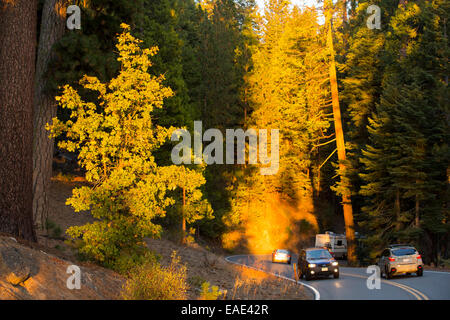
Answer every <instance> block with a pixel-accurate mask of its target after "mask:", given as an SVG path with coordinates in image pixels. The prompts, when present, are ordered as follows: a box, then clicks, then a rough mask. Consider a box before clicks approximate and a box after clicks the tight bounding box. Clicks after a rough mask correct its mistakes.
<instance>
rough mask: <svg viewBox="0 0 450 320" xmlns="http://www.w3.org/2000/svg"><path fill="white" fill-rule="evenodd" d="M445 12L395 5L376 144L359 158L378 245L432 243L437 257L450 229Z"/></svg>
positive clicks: (374, 125)
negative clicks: (445, 192)
mask: <svg viewBox="0 0 450 320" xmlns="http://www.w3.org/2000/svg"><path fill="white" fill-rule="evenodd" d="M446 10H447V11H446ZM447 13H448V7H445V6H443V4H442V3H438V2H429V1H423V2H420V3H417V4H416V3H409V4H406V5H405V6H400V7H399V8H398V10H397V11H396V14H395V16H394V17H393V18H392V20H391V28H392V32H391V33H389V34H388V39H387V46H386V47H387V49H388V53H389V55H390V56H389V58H390V61H391V64H390V65H388V66H387V68H386V74H385V77H384V79H383V84H382V90H383V91H382V95H381V99H380V103H379V104H378V105H377V107H376V111H375V112H374V115H373V116H372V117H371V118H370V119H369V121H370V126H369V135H370V136H369V137H370V144H369V145H368V146H367V149H366V150H365V151H363V155H364V156H363V158H362V160H361V161H362V162H363V163H364V165H365V170H366V172H365V173H363V174H361V176H362V177H363V179H364V180H365V181H366V184H365V185H363V186H362V188H361V194H362V195H364V196H367V197H368V198H369V202H368V205H367V206H365V207H364V208H363V211H364V212H365V213H366V214H367V215H368V220H367V222H365V224H366V227H367V229H369V230H372V232H371V239H370V240H371V241H372V242H373V244H375V245H378V246H380V247H381V246H382V245H385V244H386V243H389V242H393V241H414V242H416V243H417V244H418V245H419V246H422V247H427V246H431V247H432V248H433V249H432V250H426V252H428V253H430V252H433V254H428V256H427V258H428V259H431V260H434V261H435V260H436V247H437V242H438V241H439V238H440V237H442V235H443V234H445V232H446V231H445V230H448V229H446V228H448V227H447V222H446V218H445V206H443V204H442V200H443V199H442V196H443V195H442V192H441V191H440V190H442V189H443V188H444V186H445V184H446V170H447V164H446V163H445V161H443V159H444V158H445V157H448V146H447V141H448V125H447V124H446V121H445V114H446V113H447V112H448V111H446V108H447V107H446V105H447V104H448V103H447V101H448V100H447V99H448V89H447V84H446V83H445V80H444V79H445V74H446V70H445V68H442V66H443V65H445V64H444V63H443V61H445V59H446V58H445V57H446V56H447V54H448V49H447V48H448V46H447V41H448V40H447V39H446V37H445V35H444V32H445V19H444V17H445V14H447ZM405 39H407V41H405ZM437 190H439V191H437ZM444 202H445V200H444ZM424 234H425V235H427V237H425V238H424V237H423V235H424Z"/></svg>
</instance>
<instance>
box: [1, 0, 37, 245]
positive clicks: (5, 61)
mask: <svg viewBox="0 0 450 320" xmlns="http://www.w3.org/2000/svg"><path fill="white" fill-rule="evenodd" d="M36 21H37V0H15V1H5V0H0V232H5V233H8V234H11V235H14V236H17V237H21V238H24V239H26V240H29V241H36V233H35V231H34V227H33V194H32V180H33V177H32V173H33V167H32V166H33V161H32V152H33V94H34V72H35V70H34V69H35V53H36V23H37V22H36Z"/></svg>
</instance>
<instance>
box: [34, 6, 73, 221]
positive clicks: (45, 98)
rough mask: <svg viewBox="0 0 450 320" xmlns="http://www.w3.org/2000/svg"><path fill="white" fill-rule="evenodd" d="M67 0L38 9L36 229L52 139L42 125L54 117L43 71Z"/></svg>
mask: <svg viewBox="0 0 450 320" xmlns="http://www.w3.org/2000/svg"><path fill="white" fill-rule="evenodd" d="M68 3H69V1H68V0H46V1H45V3H44V8H43V10H42V21H41V32H40V37H39V48H38V56H37V63H36V80H35V81H36V82H35V85H36V87H35V95H34V142H33V220H34V224H35V225H36V226H38V227H40V228H43V227H44V226H45V221H46V219H47V217H48V210H49V209H48V188H49V185H50V178H51V176H52V160H53V145H54V141H53V139H51V138H49V132H48V131H47V130H46V129H45V125H46V124H47V123H50V122H51V121H52V119H53V118H54V117H55V116H56V101H55V97H54V93H53V92H50V91H49V90H47V79H46V76H47V70H48V66H49V63H50V61H51V59H53V57H54V54H53V53H52V47H53V46H54V44H55V43H56V42H57V41H59V40H60V39H61V37H62V36H63V34H64V30H65V19H66V17H65V16H66V7H67V5H68Z"/></svg>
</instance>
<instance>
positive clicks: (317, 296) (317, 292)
mask: <svg viewBox="0 0 450 320" xmlns="http://www.w3.org/2000/svg"><path fill="white" fill-rule="evenodd" d="M253 256H257V255H256V254H255V255H253ZM233 257H249V255H244V254H239V255H235V256H229V257H226V258H225V260H226V261H227V262H229V263H232V264H235V265H238V266H243V267H246V268H250V269H253V270H257V271H262V272H265V273H267V274H270V275H272V276H275V277H278V278H281V279H284V280H289V281H292V282H295V283H297V284H301V285H303V286H305V287H307V288H308V289H310V290H311V291H312V292H313V293H314V300H320V292H319V291H318V290H317V289H316V288H314V287H313V286H310V285H309V284H306V283H304V282H302V281H295V280H294V279H291V278H288V277H285V276H282V275H281V274H276V273H272V272H268V271H266V270H263V269H258V268H255V267H252V266H248V265H246V264H242V263H238V262H234V261H231V260H229V258H233ZM292 268H294V267H292Z"/></svg>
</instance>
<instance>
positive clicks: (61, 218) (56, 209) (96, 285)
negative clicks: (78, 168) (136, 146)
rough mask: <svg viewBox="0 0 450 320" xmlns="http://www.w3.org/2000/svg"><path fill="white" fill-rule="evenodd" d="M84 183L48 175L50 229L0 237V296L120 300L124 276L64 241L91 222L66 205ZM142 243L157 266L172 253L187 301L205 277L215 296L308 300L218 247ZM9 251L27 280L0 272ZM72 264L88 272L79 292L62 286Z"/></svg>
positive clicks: (164, 241) (301, 289)
mask: <svg viewBox="0 0 450 320" xmlns="http://www.w3.org/2000/svg"><path fill="white" fill-rule="evenodd" d="M84 183H85V182H84V180H83V179H82V178H80V177H66V176H61V175H59V176H56V177H54V178H53V179H52V184H51V188H50V195H49V196H50V199H49V202H50V204H49V205H50V212H49V221H50V222H51V229H50V230H49V232H48V233H47V232H44V231H38V242H39V243H38V244H36V245H30V244H22V243H17V242H16V240H14V239H12V238H9V237H0V300H1V299H117V298H120V292H121V290H122V287H123V285H124V283H125V278H124V277H122V276H120V275H118V274H116V273H114V272H112V271H111V270H107V269H104V268H101V267H98V266H95V265H92V264H89V263H83V262H80V261H79V260H78V257H77V254H76V252H75V251H74V249H73V248H71V247H70V246H69V245H68V244H67V243H66V242H65V240H66V239H67V236H66V235H65V230H66V229H67V228H68V227H70V226H74V225H83V224H85V223H88V222H92V221H94V220H95V219H94V218H93V217H92V216H91V215H90V214H89V213H88V212H82V213H75V212H74V211H73V209H72V208H71V207H70V206H67V205H66V204H65V202H66V200H67V198H69V197H70V195H71V192H72V189H73V188H74V187H77V186H81V185H83V184H84ZM147 244H148V246H149V248H150V249H151V250H152V251H154V252H155V253H157V254H159V255H160V256H161V261H160V262H161V264H162V265H167V264H169V263H170V257H171V255H172V252H173V251H175V252H176V253H177V255H178V256H179V257H180V259H181V262H182V263H183V264H185V265H186V266H187V280H188V285H189V290H188V298H189V299H198V297H199V294H200V287H201V284H202V283H203V282H205V281H206V282H209V283H210V285H211V286H217V287H218V288H219V290H220V291H221V293H222V294H221V296H220V297H219V299H227V300H229V299H235V300H247V299H270V300H275V299H285V300H309V299H313V295H312V293H311V292H309V290H307V289H305V288H304V287H302V286H300V285H297V284H295V283H293V282H291V281H287V280H283V279H280V278H277V277H274V276H271V275H268V274H266V273H264V272H259V271H255V270H252V269H248V268H245V267H239V266H236V265H233V264H230V263H228V262H226V261H225V254H224V252H222V251H221V250H214V252H213V250H211V249H210V248H209V247H208V246H205V245H203V246H202V245H199V244H196V243H192V244H189V245H181V244H178V243H176V242H173V241H171V240H168V239H161V240H153V239H148V240H147ZM11 250H13V251H11ZM10 251H11V252H13V253H14V254H15V255H17V254H18V255H19V256H22V257H19V260H20V261H23V265H29V268H26V269H27V272H28V269H30V272H29V273H30V274H29V278H27V279H26V280H25V281H23V282H22V283H20V284H19V285H12V284H11V283H9V282H8V281H5V279H4V277H3V279H2V277H1V275H2V274H3V275H6V273H5V272H1V271H2V269H1V259H2V255H3V256H4V258H5V257H6V256H8V252H10ZM5 252H6V253H5ZM28 257H31V258H28ZM13 260H14V259H13ZM15 260H17V259H15ZM5 261H6V260H5ZM70 261H71V262H70ZM71 264H76V265H78V266H80V267H81V269H82V274H85V275H87V277H86V278H83V276H82V283H83V285H82V288H83V287H85V289H84V291H83V290H68V289H67V287H66V280H67V278H68V277H69V276H70V275H68V274H67V273H66V269H67V267H68V266H69V265H71ZM85 284H87V285H85ZM110 288H112V289H110Z"/></svg>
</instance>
